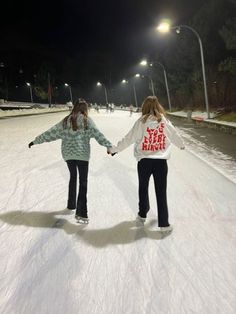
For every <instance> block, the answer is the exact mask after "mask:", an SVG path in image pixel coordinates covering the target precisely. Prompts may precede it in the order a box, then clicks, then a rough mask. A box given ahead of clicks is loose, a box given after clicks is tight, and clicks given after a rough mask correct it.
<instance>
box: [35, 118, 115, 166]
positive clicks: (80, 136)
mask: <svg viewBox="0 0 236 314" xmlns="http://www.w3.org/2000/svg"><path fill="white" fill-rule="evenodd" d="M87 121H88V125H87V129H86V130H85V129H84V119H83V115H79V116H78V118H77V125H78V127H79V129H78V130H77V131H73V130H72V128H71V127H70V126H69V123H68V125H67V128H64V127H63V120H62V121H60V122H59V123H57V124H56V125H54V126H53V127H51V128H50V129H49V130H47V131H45V132H44V133H42V134H40V135H39V136H37V137H36V138H35V140H34V141H33V143H34V144H42V143H44V142H52V141H56V140H59V139H61V153H62V157H63V159H64V160H65V161H66V160H86V161H88V160H89V158H90V139H91V138H95V140H96V141H97V142H98V143H99V144H100V145H102V146H105V147H107V148H110V147H112V144H111V143H110V142H109V141H108V140H107V139H106V137H105V136H104V135H103V134H102V133H101V132H100V131H99V130H98V128H97V126H96V125H95V123H94V122H93V120H92V119H91V118H89V117H88V120H87Z"/></svg>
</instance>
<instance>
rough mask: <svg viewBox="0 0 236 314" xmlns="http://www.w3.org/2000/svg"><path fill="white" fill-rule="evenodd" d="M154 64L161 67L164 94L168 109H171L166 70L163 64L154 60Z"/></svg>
mask: <svg viewBox="0 0 236 314" xmlns="http://www.w3.org/2000/svg"><path fill="white" fill-rule="evenodd" d="M156 64H158V65H159V66H160V67H161V68H162V70H163V74H164V80H165V86H166V94H167V99H168V104H169V110H170V111H171V110H172V107H171V101H170V92H169V86H168V81H167V75H166V70H165V67H164V65H163V64H162V63H160V62H156Z"/></svg>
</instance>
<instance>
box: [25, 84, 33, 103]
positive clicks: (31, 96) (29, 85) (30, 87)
mask: <svg viewBox="0 0 236 314" xmlns="http://www.w3.org/2000/svg"><path fill="white" fill-rule="evenodd" d="M26 85H27V86H28V87H29V90H30V99H31V103H33V93H32V86H31V84H30V83H28V82H27V83H26Z"/></svg>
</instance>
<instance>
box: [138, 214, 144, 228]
mask: <svg viewBox="0 0 236 314" xmlns="http://www.w3.org/2000/svg"><path fill="white" fill-rule="evenodd" d="M145 221H146V218H143V217H140V216H139V215H138V216H137V217H136V226H137V227H143V226H144V223H145Z"/></svg>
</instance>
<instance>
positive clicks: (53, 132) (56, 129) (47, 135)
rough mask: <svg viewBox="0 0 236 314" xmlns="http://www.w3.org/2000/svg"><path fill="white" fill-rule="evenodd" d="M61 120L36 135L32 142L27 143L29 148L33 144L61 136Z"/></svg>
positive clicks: (50, 140) (54, 139) (53, 139)
mask: <svg viewBox="0 0 236 314" xmlns="http://www.w3.org/2000/svg"><path fill="white" fill-rule="evenodd" d="M62 130H63V127H62V122H59V123H57V124H56V125H54V126H53V127H51V128H50V129H49V130H47V131H45V132H44V133H42V134H40V135H39V136H37V137H36V138H35V139H34V140H33V141H32V142H30V143H29V148H30V147H31V146H32V145H34V144H42V143H44V142H52V141H56V140H58V139H60V138H61V136H62Z"/></svg>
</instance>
